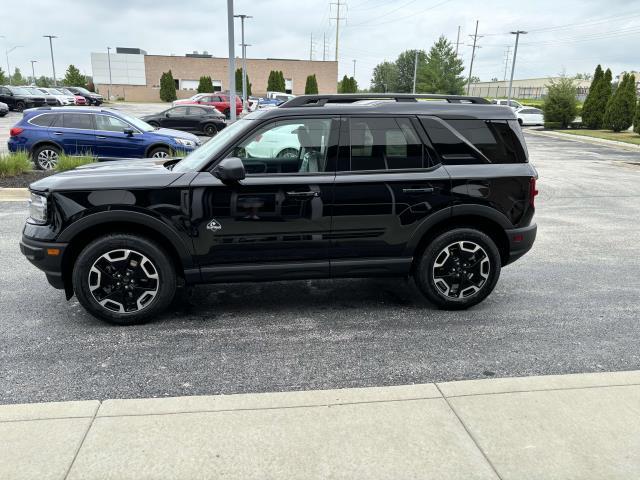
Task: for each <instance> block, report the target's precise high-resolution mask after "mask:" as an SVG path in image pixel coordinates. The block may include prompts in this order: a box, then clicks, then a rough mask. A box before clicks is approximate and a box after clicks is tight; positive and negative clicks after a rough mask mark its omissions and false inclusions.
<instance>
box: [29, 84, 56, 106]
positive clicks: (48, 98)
mask: <svg viewBox="0 0 640 480" xmlns="http://www.w3.org/2000/svg"><path fill="white" fill-rule="evenodd" d="M22 88H24V89H25V90H26V91H28V92H29V93H31V94H32V95H35V96H41V97H44V101H45V103H46V104H47V105H49V106H50V107H56V106H58V105H59V102H58V99H57V98H56V97H54V96H53V95H51V94H50V93H45V92H43V91H42V90H40V89H39V88H38V87H22Z"/></svg>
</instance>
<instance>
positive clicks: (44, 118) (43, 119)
mask: <svg viewBox="0 0 640 480" xmlns="http://www.w3.org/2000/svg"><path fill="white" fill-rule="evenodd" d="M55 119H56V114H54V113H45V114H43V115H37V116H35V117H33V118H32V119H31V120H29V123H30V124H31V125H36V126H38V127H50V126H51V125H53V122H54V120H55Z"/></svg>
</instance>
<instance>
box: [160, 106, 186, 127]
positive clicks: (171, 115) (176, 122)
mask: <svg viewBox="0 0 640 480" xmlns="http://www.w3.org/2000/svg"><path fill="white" fill-rule="evenodd" d="M188 108H189V107H174V108H171V109H169V110H167V111H166V112H165V116H164V118H163V119H161V125H162V126H163V127H165V128H174V129H176V130H184V129H185V128H186V126H187V125H188V124H189V116H188Z"/></svg>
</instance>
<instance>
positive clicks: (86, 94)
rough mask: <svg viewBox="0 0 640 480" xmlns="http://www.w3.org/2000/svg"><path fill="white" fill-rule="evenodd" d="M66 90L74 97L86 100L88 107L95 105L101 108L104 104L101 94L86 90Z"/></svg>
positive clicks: (69, 88)
mask: <svg viewBox="0 0 640 480" xmlns="http://www.w3.org/2000/svg"><path fill="white" fill-rule="evenodd" d="M66 89H67V90H69V91H70V92H71V93H73V94H74V95H78V96H80V97H83V98H84V99H85V100H86V102H87V105H94V106H96V107H99V106H100V105H102V103H103V102H104V98H103V97H102V95H100V94H99V93H95V92H90V91H89V90H87V89H86V88H83V87H66Z"/></svg>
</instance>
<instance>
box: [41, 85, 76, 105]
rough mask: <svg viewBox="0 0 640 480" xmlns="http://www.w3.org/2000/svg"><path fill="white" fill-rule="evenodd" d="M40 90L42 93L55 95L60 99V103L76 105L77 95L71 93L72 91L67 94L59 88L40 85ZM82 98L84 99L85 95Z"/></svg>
mask: <svg viewBox="0 0 640 480" xmlns="http://www.w3.org/2000/svg"><path fill="white" fill-rule="evenodd" d="M38 90H40V91H41V92H42V93H46V94H48V95H53V97H55V99H56V100H57V101H58V105H75V104H76V97H75V95H73V94H71V92H69V93H68V94H66V93H63V92H62V91H60V90H59V89H57V88H44V87H38ZM81 98H82V99H83V100H84V97H81Z"/></svg>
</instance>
